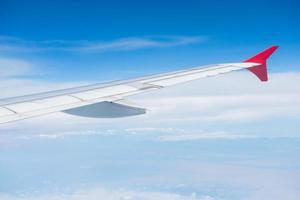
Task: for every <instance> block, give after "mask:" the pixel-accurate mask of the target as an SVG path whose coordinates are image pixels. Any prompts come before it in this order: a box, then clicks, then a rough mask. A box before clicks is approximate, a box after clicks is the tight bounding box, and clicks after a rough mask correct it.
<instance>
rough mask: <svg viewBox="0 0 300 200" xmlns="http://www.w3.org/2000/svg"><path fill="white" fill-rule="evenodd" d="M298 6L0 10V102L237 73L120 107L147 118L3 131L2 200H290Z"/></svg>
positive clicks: (58, 118)
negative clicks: (264, 74)
mask: <svg viewBox="0 0 300 200" xmlns="http://www.w3.org/2000/svg"><path fill="white" fill-rule="evenodd" d="M299 6H300V4H299V2H297V1H296V0H286V1H274V0H273V1H264V0H260V1H257V0H254V1H233V0H231V1H191V0H186V1H163V2H162V1H156V0H152V1H133V0H132V1H114V0H112V1H91V0H85V1H81V0H78V1H64V2H62V1H56V0H54V1H34V0H27V1H22V0H21V1H15V0H10V1H8V0H0V22H1V23H0V24H1V26H0V91H1V92H0V97H1V98H7V97H11V96H17V95H24V94H28V93H35V92H42V91H47V90H54V89H61V88H69V87H72V86H78V85H86V84H90V83H96V82H105V81H110V80H120V79H128V78H133V77H138V76H142V75H149V74H155V73H160V72H167V71H172V70H178V69H185V68H187V67H194V66H201V65H206V64H213V63H226V62H240V61H243V60H245V59H247V58H249V57H251V56H252V55H254V54H255V53H258V52H259V51H261V50H263V49H265V48H267V47H269V46H271V45H279V46H280V48H279V49H278V50H277V52H275V53H274V55H273V56H272V57H271V58H270V60H269V62H268V67H269V69H268V70H269V73H270V74H269V75H270V80H269V82H267V83H261V82H259V81H258V80H257V79H256V77H255V76H253V75H252V74H250V73H248V72H247V71H242V72H235V73H232V74H227V75H224V76H218V77H213V78H207V79H202V80H199V81H195V82H192V83H188V84H183V85H180V86H176V87H171V88H166V89H164V90H160V91H155V92H151V93H148V94H139V95H136V96H132V97H129V98H128V99H129V100H130V101H133V102H136V103H137V104H139V105H142V106H143V107H145V108H147V109H148V110H149V112H148V113H147V114H146V115H142V116H136V117H129V118H120V119H86V118H81V117H75V116H69V115H66V114H62V113H56V114H51V115H48V116H43V117H40V118H33V119H28V120H24V121H20V122H16V123H10V124H2V125H0V199H3V200H23V199H26V200H37V199H42V200H62V199H70V200H81V199H91V200H93V199H108V200H121V199H122V200H123V199H124V200H125V199H128V200H135V199H138V200H140V199H145V200H150V199H151V200H152V199H155V200H160V199H162V200H190V199H192V200H229V199H230V200H240V199H242V200H259V199H275V200H276V199H286V200H296V199H299V198H300V182H299V180H300V160H299V157H300V149H299V145H300V127H299V125H298V124H299V122H300V118H299V116H300V103H299V102H300V95H299V94H300V90H299V87H298V85H299V84H300V70H299V69H300V66H299V62H298V60H299V56H300V54H299V53H300V39H299V37H298V36H299V35H300V28H299V25H298V24H299V23H300V14H299V12H298V10H299V9H298V8H299Z"/></svg>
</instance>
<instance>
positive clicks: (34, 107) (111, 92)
mask: <svg viewBox="0 0 300 200" xmlns="http://www.w3.org/2000/svg"><path fill="white" fill-rule="evenodd" d="M277 48H278V46H271V47H270V48H268V49H266V50H264V51H262V52H260V53H258V54H257V55H255V56H253V57H251V58H249V59H247V60H245V61H243V62H239V63H224V64H213V65H207V66H200V67H194V68H189V69H186V70H179V71H173V72H169V73H162V74H157V75H150V76H145V77H141V78H135V79H130V80H124V81H113V82H108V83H99V84H93V85H88V86H81V87H75V88H69V89H64V90H56V91H50V92H44V93H38V94H31V95H26V96H19V97H13V98H8V99H1V100H0V124H1V123H7V122H14V121H18V120H22V119H27V118H31V117H37V116H42V115H46V114H50V113H54V112H64V113H67V114H71V115H77V116H82V117H90V118H117V117H128V116H135V115H141V114H145V113H146V111H147V110H146V109H145V108H140V107H138V106H135V105H132V104H131V103H130V102H128V101H126V100H125V99H124V97H127V96H131V95H134V94H138V93H142V92H148V91H153V90H157V89H162V88H165V87H169V86H173V85H176V84H180V83H185V82H190V81H193V80H197V79H201V78H205V77H211V76H216V75H219V74H224V73H228V72H232V71H237V70H242V69H247V70H249V71H250V72H252V73H253V74H254V75H256V76H257V78H258V79H259V80H260V81H263V82H266V81H268V73H267V59H268V58H269V57H270V56H271V55H272V54H273V52H274V51H276V49H277Z"/></svg>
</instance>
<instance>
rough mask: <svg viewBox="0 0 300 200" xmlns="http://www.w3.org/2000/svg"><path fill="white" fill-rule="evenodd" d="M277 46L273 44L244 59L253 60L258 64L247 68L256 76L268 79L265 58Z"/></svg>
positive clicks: (263, 80)
mask: <svg viewBox="0 0 300 200" xmlns="http://www.w3.org/2000/svg"><path fill="white" fill-rule="evenodd" d="M278 48H279V46H277V45H273V46H271V47H269V48H267V49H265V50H264V51H262V52H260V53H258V54H256V55H255V56H253V57H251V58H249V59H247V60H245V61H244V62H254V63H258V64H260V65H257V66H254V67H250V68H248V70H249V71H251V72H252V73H253V74H255V75H256V76H257V78H258V79H259V80H260V81H262V82H266V81H268V70H267V59H268V58H269V57H270V56H271V55H272V54H273V53H274V52H275V51H276V50H277V49H278Z"/></svg>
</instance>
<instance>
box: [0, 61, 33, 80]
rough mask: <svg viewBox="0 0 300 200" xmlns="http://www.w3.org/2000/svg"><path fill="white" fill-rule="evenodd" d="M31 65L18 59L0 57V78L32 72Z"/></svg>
mask: <svg viewBox="0 0 300 200" xmlns="http://www.w3.org/2000/svg"><path fill="white" fill-rule="evenodd" d="M32 68H33V65H32V64H31V63H29V62H26V61H24V60H20V59H11V58H0V78H4V77H15V76H21V75H24V74H27V75H28V74H30V73H32V72H33V70H32Z"/></svg>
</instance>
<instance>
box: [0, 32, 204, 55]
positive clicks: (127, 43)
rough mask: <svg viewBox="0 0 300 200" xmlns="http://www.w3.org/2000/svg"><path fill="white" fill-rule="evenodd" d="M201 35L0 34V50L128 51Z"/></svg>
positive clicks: (185, 42)
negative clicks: (70, 36) (49, 37)
mask: <svg viewBox="0 0 300 200" xmlns="http://www.w3.org/2000/svg"><path fill="white" fill-rule="evenodd" d="M206 40H207V38H206V37H203V36H148V37H128V38H119V39H115V40H112V41H99V40H95V41H91V40H44V41H28V40H22V39H19V38H14V37H7V36H0V51H5V52H44V51H63V52H86V53H87V52H106V51H130V50H136V49H144V48H162V47H174V46H179V45H188V44H196V43H203V42H205V41H206Z"/></svg>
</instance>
